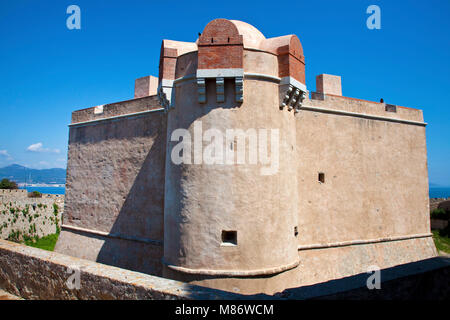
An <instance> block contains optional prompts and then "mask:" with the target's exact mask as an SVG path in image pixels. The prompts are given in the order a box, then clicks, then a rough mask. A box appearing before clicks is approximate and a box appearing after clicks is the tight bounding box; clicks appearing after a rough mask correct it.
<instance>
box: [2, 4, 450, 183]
mask: <svg viewBox="0 0 450 320" xmlns="http://www.w3.org/2000/svg"><path fill="white" fill-rule="evenodd" d="M71 4H75V5H78V6H79V7H80V8H81V30H69V29H67V27H66V19H67V17H68V16H69V15H68V14H67V13H66V9H67V7H68V6H69V5H71ZM371 4H376V5H378V6H379V7H380V8H381V30H369V29H367V27H366V19H367V17H368V16H369V15H368V14H366V8H367V7H368V6H369V5H371ZM449 14H450V1H446V0H442V1H437V0H434V1H433V0H432V1H375V0H372V1H363V0H361V1H356V0H354V1H351V0H348V1H335V0H333V1H323V0H322V1H312V0H310V1H300V0H298V1H291V2H289V3H284V2H279V1H261V0H260V1H242V0H241V1H231V0H227V1H211V0H209V1H175V0H174V1H132V0H128V1H93V0H90V1H84V0H83V1H81V0H73V1H37V0H34V1H31V0H29V1H21V0H15V1H1V3H0V43H1V50H0V124H1V126H0V167H2V166H5V165H8V164H11V163H18V164H22V165H26V166H29V167H34V168H48V167H65V165H66V158H67V140H68V127H67V124H68V123H69V122H70V114H71V112H72V111H74V110H77V109H81V108H87V107H91V106H95V105H99V104H105V103H110V102H117V101H121V100H126V99H130V98H132V97H133V90H134V80H135V78H138V77H142V76H146V75H150V74H152V75H157V74H158V62H159V50H160V45H161V40H162V39H164V38H166V39H173V40H180V41H195V39H196V38H197V34H198V32H201V31H202V30H203V28H204V27H205V25H206V24H207V23H208V22H209V21H210V20H212V19H215V18H228V19H237V20H243V21H246V22H248V23H250V24H252V25H254V26H255V27H257V28H258V29H259V30H261V31H262V32H263V33H264V35H265V36H266V37H274V36H280V35H286V34H292V33H294V34H296V35H298V36H299V38H300V40H301V42H302V44H303V48H304V53H305V57H306V85H307V86H308V88H309V90H310V91H313V90H315V76H316V75H317V74H320V73H330V74H337V75H341V76H342V81H343V83H342V84H343V94H344V95H345V96H349V97H356V98H361V99H368V100H374V101H379V99H380V98H384V100H385V101H386V102H387V103H392V104H398V105H402V106H407V107H417V108H421V109H423V111H424V116H425V121H426V122H428V123H429V125H428V127H427V144H428V166H429V175H430V182H432V183H435V184H440V185H450V166H449V163H450V161H449V159H450V148H449V147H450V130H449V121H450V107H449V101H450V19H449V18H448V16H449ZM32 145H34V146H32ZM30 146H32V147H31V150H32V151H30V150H27V148H29V147H30Z"/></svg>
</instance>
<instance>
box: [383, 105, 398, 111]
mask: <svg viewBox="0 0 450 320" xmlns="http://www.w3.org/2000/svg"><path fill="white" fill-rule="evenodd" d="M385 110H386V111H387V112H397V106H396V105H393V104H386V106H385Z"/></svg>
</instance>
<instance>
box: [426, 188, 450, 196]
mask: <svg viewBox="0 0 450 320" xmlns="http://www.w3.org/2000/svg"><path fill="white" fill-rule="evenodd" d="M449 197H450V187H430V198H449Z"/></svg>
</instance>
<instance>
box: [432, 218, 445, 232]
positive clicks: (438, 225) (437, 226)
mask: <svg viewBox="0 0 450 320" xmlns="http://www.w3.org/2000/svg"><path fill="white" fill-rule="evenodd" d="M430 221H431V230H442V229H445V228H447V226H448V220H443V219H431V220H430Z"/></svg>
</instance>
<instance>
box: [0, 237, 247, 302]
mask: <svg viewBox="0 0 450 320" xmlns="http://www.w3.org/2000/svg"><path fill="white" fill-rule="evenodd" d="M69 267H71V268H72V269H75V268H78V270H80V288H79V289H76V288H75V289H69V287H68V286H67V281H68V279H69V277H70V276H71V275H72V274H73V272H72V273H68V268H69ZM0 288H3V289H4V290H6V291H8V292H9V293H12V294H14V295H16V296H20V297H23V298H25V299H86V300H96V299H101V300H105V299H108V300H109V299H114V300H116V299H152V300H153V299H158V300H161V299H164V300H165V299H236V298H242V296H237V295H233V294H231V293H227V292H223V291H218V290H213V289H208V288H202V287H198V286H193V285H188V284H185V283H182V282H177V281H173V280H168V279H163V278H158V277H154V276H150V275H146V274H142V273H138V272H133V271H129V270H125V269H120V268H116V267H111V266H107V265H103V264H100V263H95V262H92V261H88V260H83V259H78V258H74V257H70V256H67V255H64V254H60V253H56V252H49V251H44V250H40V249H36V248H31V247H27V246H24V245H20V244H16V243H13V242H9V241H4V240H0Z"/></svg>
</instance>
